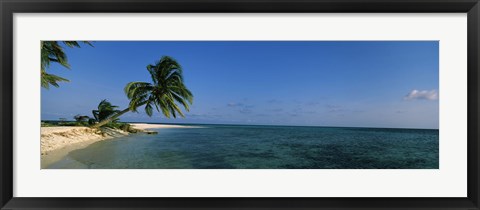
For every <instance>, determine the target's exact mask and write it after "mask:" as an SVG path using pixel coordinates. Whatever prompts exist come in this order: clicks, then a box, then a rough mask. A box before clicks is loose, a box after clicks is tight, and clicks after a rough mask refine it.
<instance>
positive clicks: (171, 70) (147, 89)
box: [93, 56, 193, 127]
mask: <svg viewBox="0 0 480 210" xmlns="http://www.w3.org/2000/svg"><path fill="white" fill-rule="evenodd" d="M147 70H148V72H149V73H150V76H151V78H152V83H148V82H130V83H128V84H127V85H126V86H125V89H124V91H125V94H126V95H127V97H128V99H130V103H129V105H128V108H126V109H124V110H122V111H120V112H118V113H116V114H114V115H113V116H111V117H109V118H108V119H105V120H103V121H101V122H99V123H97V124H95V125H94V126H93V127H101V126H103V125H105V124H107V123H109V122H111V121H112V120H114V119H116V118H118V117H119V116H121V115H123V114H125V113H127V112H129V111H133V112H137V108H138V107H140V106H143V105H145V112H146V113H147V115H148V116H152V114H153V109H154V107H155V109H156V110H157V111H159V112H160V111H161V112H162V113H163V115H164V116H165V117H167V118H170V117H173V118H176V117H177V115H180V116H182V117H185V115H184V114H183V112H182V110H181V109H180V107H179V105H177V103H178V104H181V105H182V106H183V108H184V109H185V110H186V111H189V110H190V108H189V107H190V106H189V105H190V104H192V102H193V95H192V93H191V92H190V90H188V88H187V87H186V86H185V84H184V83H183V74H182V67H181V66H180V64H178V62H177V61H176V60H175V59H173V58H171V57H168V56H163V57H162V58H161V59H160V61H157V62H156V63H155V65H148V66H147Z"/></svg>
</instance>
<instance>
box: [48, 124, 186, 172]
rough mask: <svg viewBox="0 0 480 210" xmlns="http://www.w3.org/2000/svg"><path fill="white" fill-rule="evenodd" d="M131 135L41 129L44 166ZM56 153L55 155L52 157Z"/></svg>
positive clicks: (85, 129) (141, 128) (139, 126)
mask: <svg viewBox="0 0 480 210" xmlns="http://www.w3.org/2000/svg"><path fill="white" fill-rule="evenodd" d="M130 125H131V126H132V127H133V128H134V129H137V130H139V131H140V132H149V131H148V129H161V128H186V127H189V126H183V125H165V124H147V123H132V124H130ZM129 134H130V133H128V132H126V131H122V130H119V129H112V128H101V129H93V128H89V127H84V126H54V127H41V138H40V139H41V140H40V142H41V143H40V145H41V146H40V150H41V154H42V165H49V164H50V163H52V162H55V161H56V160H58V159H59V158H62V156H65V155H67V154H68V153H69V152H71V151H73V150H77V149H82V148H85V147H87V146H89V145H91V144H93V143H95V142H99V141H103V140H108V139H113V138H116V137H123V136H127V135H129ZM51 153H55V155H50V154H51Z"/></svg>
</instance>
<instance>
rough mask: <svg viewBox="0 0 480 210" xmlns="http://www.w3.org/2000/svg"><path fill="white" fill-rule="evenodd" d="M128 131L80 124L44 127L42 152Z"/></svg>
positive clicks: (43, 153)
mask: <svg viewBox="0 0 480 210" xmlns="http://www.w3.org/2000/svg"><path fill="white" fill-rule="evenodd" d="M126 135H128V133H127V132H124V131H121V130H114V129H110V128H102V129H101V130H98V129H92V128H88V127H80V126H72V127H67V126H62V127H42V128H41V138H40V142H41V152H42V155H45V154H47V153H49V152H51V151H54V150H58V149H61V148H63V147H66V146H70V145H73V144H80V143H86V142H88V143H93V142H96V141H101V140H105V139H111V138H114V137H120V136H126Z"/></svg>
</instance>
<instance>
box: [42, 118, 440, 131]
mask: <svg viewBox="0 0 480 210" xmlns="http://www.w3.org/2000/svg"><path fill="white" fill-rule="evenodd" d="M40 121H56V122H59V121H60V120H40ZM66 122H75V121H74V120H67V121H66ZM120 122H123V123H145V124H167V125H238V126H284V127H326V128H383V129H416V130H440V128H408V127H364V126H335V125H278V124H236V123H230V124H229V123H166V122H139V121H120Z"/></svg>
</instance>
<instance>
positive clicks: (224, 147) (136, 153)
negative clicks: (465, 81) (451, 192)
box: [48, 125, 439, 169]
mask: <svg viewBox="0 0 480 210" xmlns="http://www.w3.org/2000/svg"><path fill="white" fill-rule="evenodd" d="M157 131H159V134H158V135H146V134H135V135H130V136H127V137H120V138H116V139H113V140H107V141H100V142H96V143H94V144H91V145H90V146H88V147H86V148H83V149H78V150H74V151H71V152H70V153H68V155H67V156H65V157H63V158H62V159H61V160H60V161H58V162H56V163H53V164H51V165H50V166H48V168H101V169H125V168H131V169H142V168H148V169H234V168H238V169H396V168H401V169H437V168H438V167H439V155H438V154H439V153H438V142H439V141H438V140H439V135H438V130H427V129H384V128H332V127H293V126H292V127H289V126H237V125H234V126H233V125H205V126H202V127H200V128H199V127H196V128H162V129H158V130H157Z"/></svg>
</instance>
